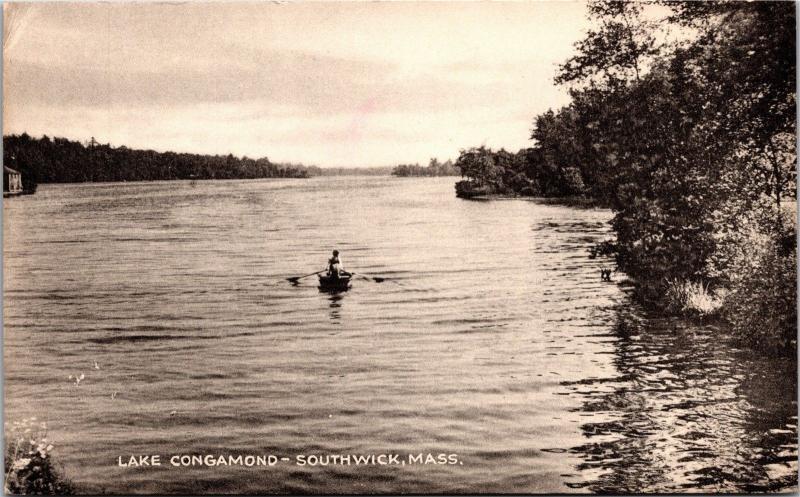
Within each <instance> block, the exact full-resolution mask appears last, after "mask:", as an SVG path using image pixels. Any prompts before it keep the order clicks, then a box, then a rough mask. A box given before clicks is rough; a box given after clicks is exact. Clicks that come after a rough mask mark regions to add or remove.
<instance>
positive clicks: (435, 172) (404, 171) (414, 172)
mask: <svg viewBox="0 0 800 497" xmlns="http://www.w3.org/2000/svg"><path fill="white" fill-rule="evenodd" d="M392 176H399V177H408V176H428V177H434V176H458V171H457V170H456V168H455V166H453V161H451V160H447V161H445V162H439V160H438V159H436V158H433V159H431V160H430V162H429V163H428V167H422V166H420V165H419V164H400V165H399V166H395V168H394V169H392Z"/></svg>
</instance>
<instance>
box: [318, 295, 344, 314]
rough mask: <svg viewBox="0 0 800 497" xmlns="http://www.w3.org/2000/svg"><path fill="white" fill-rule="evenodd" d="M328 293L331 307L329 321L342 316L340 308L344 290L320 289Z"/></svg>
mask: <svg viewBox="0 0 800 497" xmlns="http://www.w3.org/2000/svg"><path fill="white" fill-rule="evenodd" d="M320 291H321V292H323V293H327V294H328V300H329V301H330V304H329V305H330V308H331V321H339V320H340V319H341V318H342V315H341V313H340V308H341V307H342V303H341V301H342V299H344V292H345V291H346V290H345V291H342V290H320Z"/></svg>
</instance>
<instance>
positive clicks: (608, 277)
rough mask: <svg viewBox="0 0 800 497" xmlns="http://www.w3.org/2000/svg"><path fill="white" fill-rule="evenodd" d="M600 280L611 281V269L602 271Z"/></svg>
mask: <svg viewBox="0 0 800 497" xmlns="http://www.w3.org/2000/svg"><path fill="white" fill-rule="evenodd" d="M600 279H601V280H602V281H611V269H607V268H602V269H600Z"/></svg>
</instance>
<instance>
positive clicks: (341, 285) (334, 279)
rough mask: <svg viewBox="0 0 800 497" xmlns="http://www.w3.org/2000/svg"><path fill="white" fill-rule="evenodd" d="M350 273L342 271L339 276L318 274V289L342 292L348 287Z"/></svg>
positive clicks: (351, 276) (350, 277)
mask: <svg viewBox="0 0 800 497" xmlns="http://www.w3.org/2000/svg"><path fill="white" fill-rule="evenodd" d="M352 278H353V275H352V274H349V273H344V274H340V275H339V276H334V275H328V274H320V275H319V289H320V290H325V291H329V292H344V291H347V290H349V289H350V280H351V279H352Z"/></svg>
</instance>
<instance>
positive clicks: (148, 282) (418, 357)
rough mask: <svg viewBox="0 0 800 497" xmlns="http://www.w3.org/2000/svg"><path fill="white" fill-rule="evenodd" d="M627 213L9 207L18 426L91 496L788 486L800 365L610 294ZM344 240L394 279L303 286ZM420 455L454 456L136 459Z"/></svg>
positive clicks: (64, 188)
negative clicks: (144, 462)
mask: <svg viewBox="0 0 800 497" xmlns="http://www.w3.org/2000/svg"><path fill="white" fill-rule="evenodd" d="M610 217H611V214H610V212H609V211H607V210H602V209H584V208H577V207H568V206H563V205H553V204H550V203H547V202H542V201H530V200H496V201H486V202H474V201H472V202H470V201H463V200H459V199H456V198H455V196H454V194H453V179H452V178H443V179H397V178H357V177H350V178H334V179H325V178H316V179H311V180H265V181H208V182H198V183H196V184H191V183H189V182H162V183H133V184H125V183H118V184H91V185H44V186H42V187H41V188H40V191H39V192H38V193H37V194H36V195H34V196H30V197H22V198H14V199H10V200H6V201H4V241H3V252H4V300H5V302H4V313H3V315H4V350H3V357H4V365H5V366H4V367H5V415H6V419H7V420H11V421H13V420H18V419H21V418H23V417H27V416H37V417H38V418H39V419H40V420H44V421H47V422H48V424H49V429H50V430H49V431H50V433H49V435H50V438H51V439H52V440H53V441H54V443H55V444H56V449H55V454H54V455H55V457H56V458H57V459H58V461H60V462H62V463H63V468H64V471H65V473H67V475H69V476H70V477H71V478H72V479H73V480H74V481H75V482H76V483H77V484H78V485H80V486H81V487H82V488H83V489H85V490H87V491H90V492H101V491H104V492H112V493H139V492H157V493H170V492H182V493H190V492H194V493H202V492H211V493H236V492H240V493H271V492H282V493H285V492H316V493H319V492H350V493H353V492H361V493H364V492H473V493H474V492H593V491H594V492H607V491H612V492H630V491H636V492H676V491H698V492H715V491H726V492H735V491H758V490H791V489H796V486H797V464H796V460H797V418H796V411H797V406H796V403H795V398H796V393H795V392H796V361H794V360H765V359H764V358H760V357H758V356H755V355H752V354H750V353H748V352H746V351H743V350H737V349H736V348H735V347H734V346H732V345H731V344H730V342H729V341H728V340H727V339H726V334H725V330H722V329H717V328H715V327H713V326H705V327H703V326H696V325H689V324H687V323H684V322H681V321H676V320H669V319H664V318H661V317H659V316H652V315H647V314H645V313H644V312H643V311H642V310H641V309H639V308H637V307H636V306H635V305H633V304H632V303H631V300H630V297H629V295H628V294H627V293H626V288H625V287H623V286H620V285H619V284H617V283H603V282H601V281H600V277H599V273H600V272H599V267H600V266H601V265H603V264H604V261H601V260H597V259H595V260H593V259H590V258H589V257H588V252H587V247H588V246H589V245H590V244H592V243H594V242H597V241H600V240H603V239H606V238H607V237H609V226H608V224H607V221H608V220H609V219H610ZM333 248H339V250H341V251H342V256H343V262H344V264H345V267H347V268H348V269H350V270H353V271H358V272H361V273H364V274H366V275H374V276H381V277H387V278H388V279H387V281H385V282H382V283H375V282H372V281H367V280H365V279H361V280H357V281H356V282H355V284H354V286H353V288H352V290H351V291H349V292H347V293H343V294H338V295H332V294H326V293H321V292H320V291H319V290H318V289H317V288H316V282H315V281H314V279H313V278H307V279H304V280H301V284H300V285H298V286H292V285H290V284H288V283H287V282H286V281H285V280H284V278H286V277H288V276H299V275H303V274H306V273H310V272H312V271H316V270H319V269H322V267H324V264H325V261H326V259H327V257H328V255H329V252H330V250H331V249H333ZM618 279H619V278H618ZM95 361H96V362H97V367H98V368H99V369H97V368H96V367H95V366H94V363H95ZM81 373H83V374H85V379H84V381H83V382H81V383H80V385H77V386H76V385H75V384H74V382H71V381H70V380H69V379H68V377H69V375H77V374H81ZM429 452H430V453H434V454H438V453H455V454H458V457H459V461H460V462H461V463H463V464H458V465H444V466H440V465H414V466H385V467H380V466H369V467H355V466H325V467H300V466H296V465H293V464H289V463H281V464H278V465H277V466H275V467H272V468H263V467H261V468H247V467H217V468H207V467H195V468H174V467H170V466H169V465H166V466H161V467H157V468H138V469H137V468H121V467H118V466H117V458H118V457H119V456H123V457H128V456H129V455H131V454H160V455H162V458H167V457H168V456H170V455H173V454H276V455H279V456H286V457H291V458H293V457H294V456H295V455H297V454H323V455H324V454H375V453H399V454H408V453H414V454H417V453H423V454H427V453H429Z"/></svg>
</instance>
